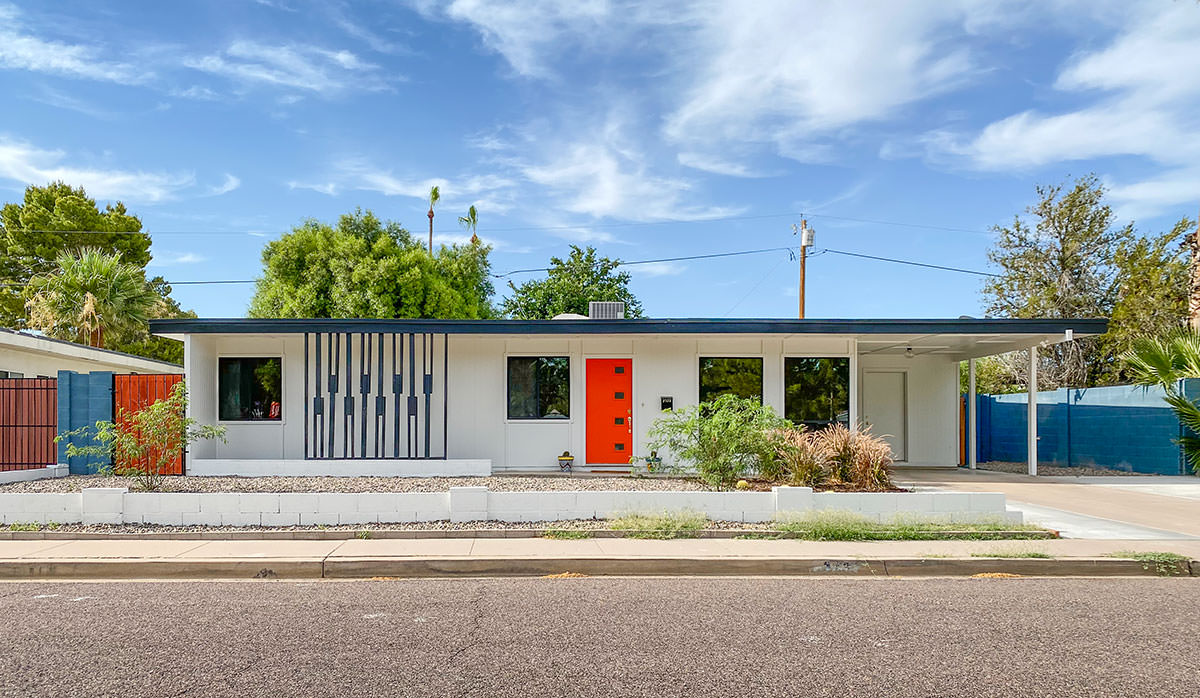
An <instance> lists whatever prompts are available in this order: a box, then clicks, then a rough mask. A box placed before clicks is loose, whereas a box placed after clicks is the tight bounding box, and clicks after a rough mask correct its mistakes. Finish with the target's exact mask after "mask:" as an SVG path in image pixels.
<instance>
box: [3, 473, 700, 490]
mask: <svg viewBox="0 0 1200 698" xmlns="http://www.w3.org/2000/svg"><path fill="white" fill-rule="evenodd" d="M85 487H128V488H129V490H130V491H131V492H132V491H134V490H136V489H137V488H136V485H135V483H134V481H133V479H132V478H127V477H102V476H99V475H71V476H70V477H64V478H56V479H47V480H32V481H30V482H14V483H11V484H7V485H0V492H39V493H56V492H78V491H80V490H82V489H83V488H85ZM451 487H487V488H488V489H489V490H492V491H493V492H533V491H539V490H592V491H595V490H607V491H630V492H663V491H670V490H674V491H680V490H684V491H702V490H708V489H709V488H708V487H706V486H705V485H704V484H703V483H701V482H700V481H698V480H693V479H687V478H660V477H640V478H637V477H588V476H562V475H552V476H547V477H530V476H524V477H518V476H504V475H493V476H491V477H168V478H167V479H166V481H165V483H164V484H163V488H162V491H163V492H446V491H447V490H449V489H450V488H451Z"/></svg>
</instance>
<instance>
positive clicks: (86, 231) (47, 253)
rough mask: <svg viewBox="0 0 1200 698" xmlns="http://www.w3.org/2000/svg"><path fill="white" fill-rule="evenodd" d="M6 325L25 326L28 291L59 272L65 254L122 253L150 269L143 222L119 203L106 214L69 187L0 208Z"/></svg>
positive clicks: (0, 296) (36, 190) (0, 314)
mask: <svg viewBox="0 0 1200 698" xmlns="http://www.w3.org/2000/svg"><path fill="white" fill-rule="evenodd" d="M0 228H2V230H0V252H3V254H0V326H5V327H17V328H19V327H23V326H25V301H26V295H25V286H26V284H28V283H29V280H30V279H32V278H33V277H34V276H37V275H39V274H48V273H51V272H53V271H54V270H55V269H56V268H57V264H56V260H57V259H58V257H59V255H61V254H62V253H63V252H69V251H73V250H78V249H80V248H83V247H88V248H92V249H96V250H99V251H101V252H105V253H109V254H119V255H120V257H121V261H122V262H124V263H126V264H132V265H135V266H138V267H145V266H146V264H147V263H148V262H149V261H150V238H149V237H148V236H146V235H140V234H132V235H131V234H130V233H139V232H140V231H141V229H142V222H141V220H139V219H138V218H137V216H133V215H130V214H129V212H128V211H126V210H125V205H124V204H122V203H120V202H117V203H116V204H110V205H107V206H105V207H104V210H103V211H101V210H100V208H99V207H98V206H97V205H96V201H95V199H92V198H91V197H89V196H88V195H87V192H85V191H84V190H83V188H82V187H72V186H70V185H69V184H66V183H64V182H52V183H50V184H47V185H46V186H30V187H27V188H26V189H25V196H24V198H23V199H22V201H21V203H9V204H5V206H4V207H3V209H0Z"/></svg>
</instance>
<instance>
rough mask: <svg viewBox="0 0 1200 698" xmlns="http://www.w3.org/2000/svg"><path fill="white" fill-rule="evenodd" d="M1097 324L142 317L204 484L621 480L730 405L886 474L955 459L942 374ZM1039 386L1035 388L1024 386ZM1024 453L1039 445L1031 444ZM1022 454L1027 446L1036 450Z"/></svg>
mask: <svg viewBox="0 0 1200 698" xmlns="http://www.w3.org/2000/svg"><path fill="white" fill-rule="evenodd" d="M1106 326H1107V323H1106V321H1105V320H1095V319H1078V320H1059V319H1054V320H1048V319H1037V320H994V319H966V318H964V319H943V320H936V319H935V320H921V319H865V320H863V319H857V320H855V319H833V320H821V319H804V320H788V319H728V320H710V319H588V318H578V317H576V318H568V319H557V320H540V321H520V320H358V319H345V320H343V319H314V320H295V319H265V320H264V319H175V320H152V321H151V329H152V331H153V332H154V333H155V334H158V335H161V336H166V337H174V338H177V339H180V340H182V341H183V342H184V347H185V358H184V372H185V374H186V379H187V382H188V386H189V392H190V396H191V403H190V406H189V410H190V413H191V416H192V417H193V418H195V419H198V420H200V421H201V422H205V423H213V424H221V425H224V426H225V427H226V429H227V442H226V443H219V442H203V443H198V444H195V445H193V446H192V449H191V452H190V455H189V466H188V472H189V474H192V475H204V474H214V475H215V474H242V475H266V474H330V475H339V474H344V475H350V474H376V475H425V474H443V475H454V474H464V475H466V474H472V475H481V474H489V473H492V472H499V471H533V470H555V469H557V468H558V465H557V458H558V457H559V456H560V455H561V454H563V453H570V454H571V455H572V456H573V457H574V458H575V468H576V469H577V470H580V469H582V470H587V469H601V470H602V469H606V468H610V469H611V468H612V467H613V466H628V464H629V460H630V457H635V456H646V455H648V447H647V432H648V430H649V428H650V426H651V424H652V423H653V422H654V420H655V419H656V418H657V417H659V416H660V415H661V414H662V413H663V412H664V410H668V409H672V408H679V407H685V406H688V405H694V404H697V403H698V402H700V401H703V400H705V399H709V398H712V397H715V396H717V395H720V394H722V393H727V392H732V393H735V394H739V395H742V396H745V397H757V398H759V399H761V400H762V401H763V402H765V403H767V404H769V405H771V406H772V407H774V408H775V409H776V410H777V411H778V412H779V413H781V414H783V415H785V416H787V417H789V418H790V419H792V420H793V421H795V422H798V423H806V424H809V425H810V426H812V427H820V426H821V425H822V424H827V423H829V422H832V421H841V422H844V423H846V424H850V425H856V424H860V423H865V424H870V425H871V426H872V428H873V429H874V431H875V433H878V434H886V435H888V439H889V441H890V442H891V444H892V447H893V450H894V453H895V456H896V460H897V461H898V462H899V463H900V464H901V465H904V464H909V465H924V466H953V465H957V463H958V454H959V443H958V441H959V428H958V420H959V416H958V405H959V397H958V395H959V387H958V380H959V378H958V363H959V362H960V361H964V360H972V359H975V358H979V357H983V356H988V355H993V354H999V353H1003V352H1007V351H1012V350H1018V349H1029V348H1036V347H1038V346H1045V345H1048V344H1052V343H1057V342H1062V341H1071V339H1072V338H1079V337H1084V336H1089V335H1096V334H1099V333H1102V332H1103V331H1104V330H1105V328H1106ZM1032 387H1033V388H1034V389H1036V386H1032ZM1031 438H1033V439H1035V438H1036V435H1033V436H1031ZM1034 443H1036V442H1034Z"/></svg>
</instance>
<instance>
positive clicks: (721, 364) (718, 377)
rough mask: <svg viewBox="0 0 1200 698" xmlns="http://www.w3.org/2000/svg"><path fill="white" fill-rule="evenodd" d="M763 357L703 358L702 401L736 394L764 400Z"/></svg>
mask: <svg viewBox="0 0 1200 698" xmlns="http://www.w3.org/2000/svg"><path fill="white" fill-rule="evenodd" d="M762 385H763V360H762V359H760V358H745V359H742V358H728V357H701V358H700V402H712V401H713V400H716V399H717V398H719V397H721V396H722V395H736V396H738V397H740V398H745V399H747V400H758V401H759V402H762Z"/></svg>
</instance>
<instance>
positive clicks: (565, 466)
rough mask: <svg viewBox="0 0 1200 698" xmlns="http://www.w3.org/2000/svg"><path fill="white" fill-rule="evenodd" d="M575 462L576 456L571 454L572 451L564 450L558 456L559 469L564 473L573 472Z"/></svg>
mask: <svg viewBox="0 0 1200 698" xmlns="http://www.w3.org/2000/svg"><path fill="white" fill-rule="evenodd" d="M574 463H575V456H572V455H571V452H570V451H563V452H562V455H561V456H559V457H558V469H559V470H561V471H562V472H564V473H569V472H571V465H572V464H574Z"/></svg>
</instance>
